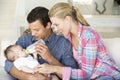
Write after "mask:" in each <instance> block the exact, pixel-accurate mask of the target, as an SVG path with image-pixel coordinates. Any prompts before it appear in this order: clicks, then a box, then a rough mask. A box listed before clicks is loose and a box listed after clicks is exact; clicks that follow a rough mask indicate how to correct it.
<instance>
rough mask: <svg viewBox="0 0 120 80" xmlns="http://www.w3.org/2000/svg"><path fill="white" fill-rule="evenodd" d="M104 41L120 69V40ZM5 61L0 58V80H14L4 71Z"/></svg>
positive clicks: (3, 58)
mask: <svg viewBox="0 0 120 80" xmlns="http://www.w3.org/2000/svg"><path fill="white" fill-rule="evenodd" d="M103 41H104V44H105V46H106V47H107V50H108V53H109V55H110V56H111V58H113V59H114V61H115V62H116V64H117V65H118V66H119V67H120V38H110V39H103ZM4 61H5V57H2V56H0V80H13V78H11V77H10V76H9V75H8V74H7V73H6V72H5V71H4V68H3V67H4Z"/></svg>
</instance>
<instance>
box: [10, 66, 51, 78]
mask: <svg viewBox="0 0 120 80" xmlns="http://www.w3.org/2000/svg"><path fill="white" fill-rule="evenodd" d="M9 73H10V74H11V75H12V76H14V77H16V78H18V79H20V80H49V79H48V78H47V77H45V76H44V75H42V74H39V73H36V74H29V73H25V72H22V71H19V70H18V69H17V68H15V67H14V66H13V67H12V68H11V70H10V72H9Z"/></svg>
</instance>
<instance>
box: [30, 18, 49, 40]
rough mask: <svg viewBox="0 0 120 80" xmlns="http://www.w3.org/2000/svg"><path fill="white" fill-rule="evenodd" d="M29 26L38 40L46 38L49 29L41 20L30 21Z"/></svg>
mask: <svg viewBox="0 0 120 80" xmlns="http://www.w3.org/2000/svg"><path fill="white" fill-rule="evenodd" d="M29 28H30V31H31V34H32V36H34V37H35V39H36V40H39V39H45V36H46V33H47V29H46V27H44V26H43V25H42V24H41V22H40V21H39V20H36V21H34V22H32V23H29Z"/></svg>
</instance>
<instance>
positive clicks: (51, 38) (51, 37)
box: [45, 32, 55, 42]
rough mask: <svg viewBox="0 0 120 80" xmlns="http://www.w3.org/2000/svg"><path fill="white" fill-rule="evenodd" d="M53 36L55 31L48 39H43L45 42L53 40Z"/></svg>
mask: <svg viewBox="0 0 120 80" xmlns="http://www.w3.org/2000/svg"><path fill="white" fill-rule="evenodd" d="M54 36H55V33H53V32H52V33H51V35H50V36H49V37H48V39H46V40H45V42H50V41H51V40H53V38H54Z"/></svg>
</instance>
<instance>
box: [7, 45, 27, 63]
mask: <svg viewBox="0 0 120 80" xmlns="http://www.w3.org/2000/svg"><path fill="white" fill-rule="evenodd" d="M11 50H12V52H11V53H9V54H8V58H9V60H11V61H14V60H16V59H18V58H20V57H26V56H27V54H26V53H25V50H24V49H23V48H22V47H20V46H15V47H13V48H12V49H11Z"/></svg>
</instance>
